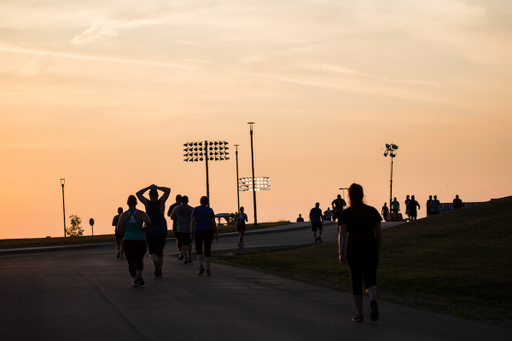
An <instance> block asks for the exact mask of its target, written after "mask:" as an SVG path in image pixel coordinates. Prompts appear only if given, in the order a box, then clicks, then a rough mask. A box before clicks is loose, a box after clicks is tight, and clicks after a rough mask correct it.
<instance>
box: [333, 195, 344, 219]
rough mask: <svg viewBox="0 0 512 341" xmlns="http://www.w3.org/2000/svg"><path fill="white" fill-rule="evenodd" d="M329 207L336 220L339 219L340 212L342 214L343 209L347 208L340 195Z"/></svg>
mask: <svg viewBox="0 0 512 341" xmlns="http://www.w3.org/2000/svg"><path fill="white" fill-rule="evenodd" d="M331 206H332V208H333V210H334V214H335V216H336V219H339V218H340V216H341V212H343V208H344V207H345V206H347V203H346V202H345V200H343V199H342V198H341V195H339V194H338V196H337V197H336V199H334V200H333V201H332V203H331Z"/></svg>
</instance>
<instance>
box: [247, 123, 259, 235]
mask: <svg viewBox="0 0 512 341" xmlns="http://www.w3.org/2000/svg"><path fill="white" fill-rule="evenodd" d="M247 124H248V125H249V127H250V132H251V161H252V183H254V181H255V178H254V144H253V130H254V122H247ZM252 202H253V204H254V224H253V225H258V214H257V212H256V191H252Z"/></svg>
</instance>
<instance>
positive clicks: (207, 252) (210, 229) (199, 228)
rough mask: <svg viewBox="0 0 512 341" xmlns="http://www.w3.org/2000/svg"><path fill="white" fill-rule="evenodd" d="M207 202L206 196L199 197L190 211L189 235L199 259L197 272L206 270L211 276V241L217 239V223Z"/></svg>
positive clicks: (201, 272) (200, 273)
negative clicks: (197, 204) (197, 203)
mask: <svg viewBox="0 0 512 341" xmlns="http://www.w3.org/2000/svg"><path fill="white" fill-rule="evenodd" d="M208 202H209V199H208V197H206V196H203V197H201V200H200V203H201V205H200V206H197V207H195V208H194V210H193V211H192V221H191V222H190V235H191V237H192V241H195V244H196V253H197V260H198V261H199V272H198V273H197V274H198V275H202V274H204V273H205V270H206V276H211V272H210V264H211V260H212V253H211V252H212V251H211V250H212V243H213V240H214V239H215V240H216V241H218V240H219V237H218V235H217V225H216V224H215V213H214V212H213V210H212V209H211V208H210V207H209V206H208ZM203 244H204V254H203ZM205 267H206V268H205Z"/></svg>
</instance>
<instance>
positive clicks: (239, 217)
mask: <svg viewBox="0 0 512 341" xmlns="http://www.w3.org/2000/svg"><path fill="white" fill-rule="evenodd" d="M235 221H236V229H237V231H238V247H239V248H242V247H244V233H245V223H246V222H247V221H249V219H247V214H245V213H244V207H243V206H242V207H240V212H238V213H237V214H236V216H235Z"/></svg>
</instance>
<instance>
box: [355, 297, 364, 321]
mask: <svg viewBox="0 0 512 341" xmlns="http://www.w3.org/2000/svg"><path fill="white" fill-rule="evenodd" d="M354 303H355V304H356V312H357V314H358V315H361V316H362V315H363V295H354Z"/></svg>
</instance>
